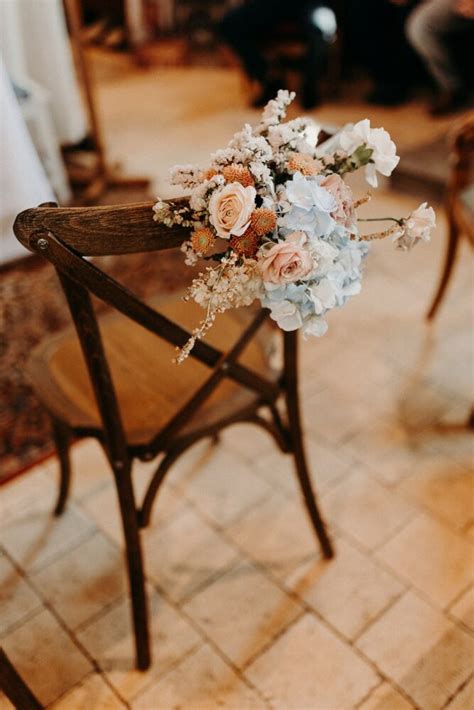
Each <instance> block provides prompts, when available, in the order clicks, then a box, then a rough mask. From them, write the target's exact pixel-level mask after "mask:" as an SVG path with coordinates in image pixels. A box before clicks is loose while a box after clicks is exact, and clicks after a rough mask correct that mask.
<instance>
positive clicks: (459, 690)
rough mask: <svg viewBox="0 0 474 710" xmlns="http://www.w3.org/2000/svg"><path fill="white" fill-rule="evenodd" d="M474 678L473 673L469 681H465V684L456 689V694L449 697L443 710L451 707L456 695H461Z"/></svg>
mask: <svg viewBox="0 0 474 710" xmlns="http://www.w3.org/2000/svg"><path fill="white" fill-rule="evenodd" d="M473 678H474V673H471V675H470V676H468V677H467V679H466V680H465V681H463V682H462V683H461V684H460V685H459V686H458V687H457V688H456V690H455V691H454V693H451V695H450V696H449V698H448V699H447V700H446V702H445V703H444V705H443V706H442V708H441V710H444V708H447V707H448V706H449V704H450V703H451V702H452V701H453V700H454V698H455V697H456V695H459V693H460V692H461V691H462V690H464V688H465V687H466V685H467V684H468V683H470V682H471V680H472V679H473Z"/></svg>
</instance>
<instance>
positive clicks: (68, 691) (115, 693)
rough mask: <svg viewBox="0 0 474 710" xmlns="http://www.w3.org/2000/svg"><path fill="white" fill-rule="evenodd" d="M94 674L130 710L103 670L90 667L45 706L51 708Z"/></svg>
mask: <svg viewBox="0 0 474 710" xmlns="http://www.w3.org/2000/svg"><path fill="white" fill-rule="evenodd" d="M96 675H98V676H100V678H102V680H103V681H104V683H105V684H106V685H107V687H108V688H109V689H110V690H111V691H112V692H113V694H114V695H115V697H116V698H117V700H119V701H120V702H121V703H122V704H123V706H124V707H126V708H127V709H128V710H130V705H129V703H127V701H126V700H124V698H122V697H121V696H120V695H119V693H118V692H117V689H116V688H114V687H113V686H112V684H111V683H110V682H109V679H108V678H107V674H106V673H104V671H102V669H101V668H98V669H95V668H92V669H91V670H90V672H89V673H88V674H87V675H85V676H84V678H81V680H79V681H77V683H74V685H71V687H70V688H68V689H67V690H65V691H64V693H61V694H60V695H58V697H57V698H56V699H55V700H52V701H51V702H50V703H48V705H46V706H45V707H46V708H50V709H51V710H53V708H54V706H55V705H56V704H57V703H59V702H60V701H61V700H64V698H66V697H67V695H68V694H69V693H71V692H72V691H73V690H75V689H76V688H80V687H81V685H83V684H84V683H86V682H87V681H88V680H89V678H93V677H94V676H96ZM91 710H92V708H91ZM94 710H96V709H94ZM97 710H99V708H97Z"/></svg>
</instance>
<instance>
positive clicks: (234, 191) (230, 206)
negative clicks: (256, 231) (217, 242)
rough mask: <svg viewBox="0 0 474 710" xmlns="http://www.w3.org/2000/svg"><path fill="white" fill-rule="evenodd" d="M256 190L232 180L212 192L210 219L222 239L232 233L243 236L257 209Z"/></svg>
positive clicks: (228, 237) (227, 237)
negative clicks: (251, 216)
mask: <svg viewBox="0 0 474 710" xmlns="http://www.w3.org/2000/svg"><path fill="white" fill-rule="evenodd" d="M256 194H257V193H256V190H255V188H254V187H253V186H249V187H243V185H241V184H240V183H239V182H231V183H229V184H228V185H225V187H222V188H221V189H219V190H215V192H213V193H212V197H211V199H210V200H209V219H210V221H211V224H212V225H213V226H214V228H215V230H216V232H217V234H218V235H219V237H222V239H230V237H231V235H232V234H235V235H236V236H241V235H242V234H243V233H244V232H245V230H246V229H247V228H248V226H249V224H250V215H251V214H252V212H253V210H254V209H255V197H256Z"/></svg>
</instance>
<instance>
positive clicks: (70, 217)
mask: <svg viewBox="0 0 474 710" xmlns="http://www.w3.org/2000/svg"><path fill="white" fill-rule="evenodd" d="M174 202H175V200H174ZM152 206H153V204H152V203H151V202H143V203H139V204H132V205H121V206H107V207H83V208H81V207H71V208H60V207H57V206H55V205H54V203H47V204H45V205H40V206H39V207H38V208H35V209H29V210H26V211H24V212H22V213H21V214H19V215H18V217H17V219H16V221H15V224H14V232H15V234H16V236H17V238H18V239H19V241H20V242H21V243H22V244H23V245H24V246H25V247H26V248H27V249H29V250H30V251H32V252H34V253H37V254H40V255H42V256H44V257H45V258H46V259H48V261H50V262H51V263H52V264H53V266H54V267H55V268H56V271H57V273H58V275H59V279H60V282H61V285H62V288H63V290H64V293H65V295H66V298H67V301H68V305H69V308H70V311H71V315H72V318H73V320H74V324H75V327H76V331H77V334H78V337H79V341H80V344H81V348H82V352H83V355H84V358H85V361H86V365H87V368H88V371H89V376H90V379H91V382H92V386H93V389H94V394H95V399H96V402H97V406H98V410H99V413H100V417H101V422H102V428H103V434H104V443H105V445H106V449H107V452H108V455H109V457H110V460H111V462H112V464H113V465H114V466H115V468H120V464H122V465H123V466H125V465H126V462H127V461H128V460H129V454H128V449H127V444H126V438H125V433H124V427H123V422H122V415H121V412H120V408H119V404H118V400H117V396H116V392H115V388H114V384H113V381H112V377H111V373H110V367H109V364H108V361H107V357H106V352H105V349H104V346H103V342H102V338H101V333H100V327H99V322H98V320H97V317H96V314H95V311H94V307H93V302H92V298H91V297H92V296H95V297H97V298H99V299H100V300H102V301H103V302H105V303H106V304H108V305H109V306H112V307H113V308H115V309H116V310H117V311H119V312H120V313H122V314H123V315H125V316H127V317H128V318H131V319H132V320H134V321H135V322H136V323H138V324H139V325H141V326H142V327H144V328H146V329H147V330H149V331H151V332H152V333H154V334H156V335H157V336H158V337H160V338H162V339H164V340H166V341H168V342H169V343H171V344H172V345H174V346H177V347H182V346H183V345H184V344H185V343H186V341H187V340H188V338H189V335H190V334H189V333H188V332H187V331H186V330H185V329H184V328H182V327H181V326H180V325H178V324H177V323H175V322H173V321H172V320H170V319H169V318H167V317H166V316H164V315H162V314H160V313H159V312H158V311H157V310H155V309H154V308H152V307H150V306H149V305H148V304H147V303H145V302H144V301H141V300H140V299H139V298H137V296H135V295H134V294H133V293H131V292H130V291H129V290H128V289H126V288H125V287H124V286H123V285H122V284H120V283H118V282H117V281H115V280H114V279H113V278H111V277H110V276H109V275H108V274H106V273H105V272H104V271H102V270H100V269H99V268H98V267H97V266H96V265H94V264H93V263H91V262H90V261H89V260H88V259H85V258H84V257H88V256H105V255H107V256H110V255H120V254H132V253H140V252H149V251H161V250H164V249H170V248H176V247H179V246H180V245H181V244H182V242H183V241H185V240H186V239H187V238H188V229H186V228H183V227H179V226H175V227H172V228H169V227H166V226H164V225H161V224H157V223H156V222H155V221H154V220H153V211H152ZM266 317H267V312H266V311H264V310H263V309H260V310H259V311H258V312H257V314H256V315H255V317H254V318H253V319H252V320H251V322H250V324H249V325H247V326H246V327H245V329H244V330H243V332H242V334H241V336H240V338H239V339H238V341H237V342H235V343H234V344H233V345H232V346H231V348H230V350H228V351H227V352H222V351H220V350H218V349H217V348H215V347H213V346H211V345H209V344H208V343H206V342H204V341H197V342H196V344H195V347H194V348H193V350H192V352H191V356H192V357H194V358H196V359H197V360H199V361H201V362H202V363H204V364H205V365H207V366H208V367H209V368H210V369H211V372H210V374H209V376H208V377H207V379H206V380H205V381H204V382H203V384H202V385H201V386H200V387H199V388H198V390H197V391H196V392H195V393H194V394H193V395H192V396H191V397H190V398H189V400H188V401H187V402H186V404H185V405H184V406H183V407H182V408H181V409H180V410H179V411H178V412H177V414H176V415H175V416H174V417H173V418H172V419H171V421H170V422H168V424H167V425H166V426H165V428H164V429H162V430H161V432H158V433H157V435H156V437H155V439H154V440H153V441H152V442H150V445H149V447H148V448H147V452H148V453H150V452H151V453H154V452H157V451H159V450H160V448H161V446H162V444H163V441H165V440H166V438H167V437H170V436H171V435H172V434H174V433H176V432H178V431H179V429H180V428H181V427H182V426H183V425H184V424H185V423H186V422H187V421H188V420H189V419H190V417H191V416H192V415H193V414H194V412H195V411H196V410H197V409H198V408H199V407H200V405H201V404H202V403H203V402H204V401H205V400H206V399H207V398H208V397H209V396H210V395H211V393H212V392H213V390H214V389H215V388H216V386H217V385H218V384H219V382H220V381H221V380H222V379H223V378H224V377H229V378H231V379H232V380H234V381H235V382H237V383H239V384H240V385H242V386H244V387H246V388H248V389H250V390H252V391H254V392H255V393H257V394H258V396H259V398H260V399H261V401H262V403H268V404H272V403H273V402H274V401H275V399H276V397H277V396H278V394H279V392H280V390H279V387H278V385H277V384H275V383H274V382H272V381H269V380H266V379H265V378H264V377H262V376H261V375H260V374H258V373H256V372H254V371H252V370H250V369H248V368H247V367H245V366H244V365H242V364H240V363H239V362H237V358H238V356H239V355H240V353H241V352H242V351H243V349H244V348H245V347H246V345H247V344H248V342H249V341H250V340H251V338H252V337H253V336H254V335H255V333H256V331H257V330H258V328H259V327H260V325H261V324H262V323H263V321H264V320H265V319H266Z"/></svg>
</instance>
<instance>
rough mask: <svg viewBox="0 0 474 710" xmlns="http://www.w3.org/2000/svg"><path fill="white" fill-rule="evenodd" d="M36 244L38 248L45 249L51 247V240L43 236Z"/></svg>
mask: <svg viewBox="0 0 474 710" xmlns="http://www.w3.org/2000/svg"><path fill="white" fill-rule="evenodd" d="M36 246H37V247H38V249H41V251H44V250H45V249H47V248H48V247H49V242H48V240H47V239H44V238H43V237H42V238H41V239H38V241H37V242H36Z"/></svg>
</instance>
